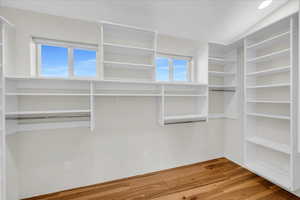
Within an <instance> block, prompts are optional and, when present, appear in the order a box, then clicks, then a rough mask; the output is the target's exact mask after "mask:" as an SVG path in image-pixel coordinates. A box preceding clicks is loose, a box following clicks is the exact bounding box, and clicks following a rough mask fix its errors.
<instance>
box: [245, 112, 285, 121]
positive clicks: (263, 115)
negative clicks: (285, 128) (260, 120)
mask: <svg viewBox="0 0 300 200" xmlns="http://www.w3.org/2000/svg"><path fill="white" fill-rule="evenodd" d="M247 115H249V116H254V117H265V118H271V119H283V120H290V116H285V115H274V114H263V113H247Z"/></svg>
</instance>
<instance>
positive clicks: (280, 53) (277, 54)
mask: <svg viewBox="0 0 300 200" xmlns="http://www.w3.org/2000/svg"><path fill="white" fill-rule="evenodd" d="M289 54H290V49H284V50H281V51H276V52H273V53H270V54H267V55H263V56H259V57H256V58H252V59H249V60H248V62H249V63H257V62H265V61H269V60H272V59H274V58H277V57H280V56H287V55H289Z"/></svg>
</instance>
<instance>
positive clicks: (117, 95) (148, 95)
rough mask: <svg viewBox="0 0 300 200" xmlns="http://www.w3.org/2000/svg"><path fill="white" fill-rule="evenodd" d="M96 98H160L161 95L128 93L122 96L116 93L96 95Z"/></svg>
mask: <svg viewBox="0 0 300 200" xmlns="http://www.w3.org/2000/svg"><path fill="white" fill-rule="evenodd" d="M94 96H108V97H109V96H112V97H160V96H162V95H161V94H133V93H131V94H130V93H127V94H121V93H119V94H118V93H114V94H103V93H102V94H94Z"/></svg>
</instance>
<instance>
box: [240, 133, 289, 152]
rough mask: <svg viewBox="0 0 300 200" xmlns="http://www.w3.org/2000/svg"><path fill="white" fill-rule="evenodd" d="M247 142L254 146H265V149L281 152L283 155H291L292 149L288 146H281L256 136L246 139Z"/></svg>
mask: <svg viewBox="0 0 300 200" xmlns="http://www.w3.org/2000/svg"><path fill="white" fill-rule="evenodd" d="M246 140H247V141H248V142H251V143H253V144H256V145H260V146H263V147H266V148H269V149H272V150H275V151H279V152H281V153H285V154H290V153H291V148H290V147H289V146H288V145H286V144H279V143H276V142H273V141H271V140H269V139H264V138H260V137H257V136H254V137H249V138H246Z"/></svg>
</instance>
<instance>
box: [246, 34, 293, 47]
mask: <svg viewBox="0 0 300 200" xmlns="http://www.w3.org/2000/svg"><path fill="white" fill-rule="evenodd" d="M289 38H290V32H289V31H288V32H284V33H280V34H278V35H276V36H273V37H270V38H268V39H266V40H263V41H261V42H258V43H255V44H252V45H250V46H248V47H247V49H258V48H261V47H264V46H268V45H272V44H274V43H277V42H278V41H280V40H287V39H289Z"/></svg>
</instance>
